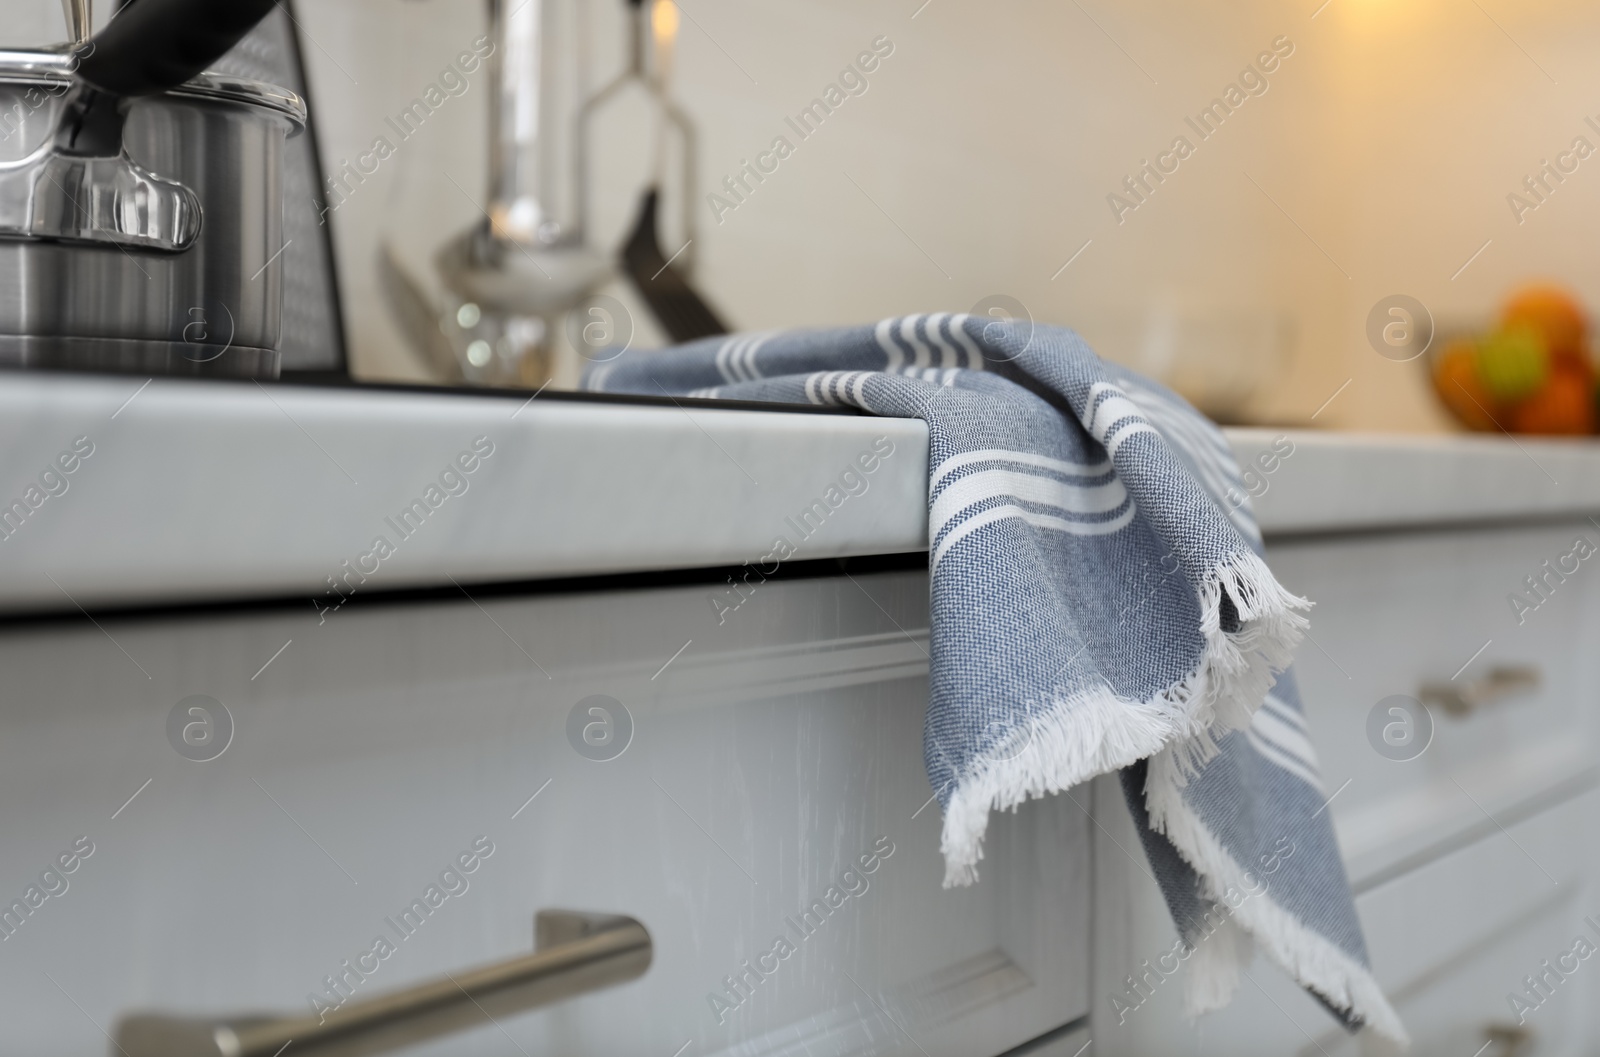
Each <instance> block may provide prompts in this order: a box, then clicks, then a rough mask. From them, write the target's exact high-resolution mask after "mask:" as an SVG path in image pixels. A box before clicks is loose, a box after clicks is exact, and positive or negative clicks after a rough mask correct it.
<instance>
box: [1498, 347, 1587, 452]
mask: <svg viewBox="0 0 1600 1057" xmlns="http://www.w3.org/2000/svg"><path fill="white" fill-rule="evenodd" d="M1594 425H1595V409H1594V374H1593V372H1592V371H1590V370H1588V369H1587V368H1584V367H1579V366H1575V365H1572V364H1568V363H1559V364H1556V365H1555V368H1554V369H1553V370H1552V371H1551V372H1550V377H1549V379H1548V380H1547V381H1546V382H1545V384H1544V385H1543V386H1542V387H1541V388H1540V389H1539V391H1538V392H1536V393H1534V394H1533V395H1532V396H1530V397H1528V398H1527V399H1525V400H1523V401H1521V402H1520V403H1518V404H1517V405H1516V406H1515V407H1513V408H1512V409H1511V413H1510V420H1509V421H1507V422H1506V427H1507V428H1508V429H1510V430H1511V431H1512V432H1515V433H1551V434H1582V433H1593V432H1594Z"/></svg>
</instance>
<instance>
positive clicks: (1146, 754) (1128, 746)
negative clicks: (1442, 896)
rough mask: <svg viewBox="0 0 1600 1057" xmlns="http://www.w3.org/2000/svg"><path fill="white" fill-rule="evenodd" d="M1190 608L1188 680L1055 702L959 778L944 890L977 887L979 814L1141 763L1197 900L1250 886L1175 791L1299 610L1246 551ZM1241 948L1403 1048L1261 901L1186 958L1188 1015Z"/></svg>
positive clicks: (1295, 930) (1384, 1009)
mask: <svg viewBox="0 0 1600 1057" xmlns="http://www.w3.org/2000/svg"><path fill="white" fill-rule="evenodd" d="M1199 596H1200V609H1201V619H1200V632H1201V634H1202V635H1203V636H1204V638H1205V652H1204V653H1203V654H1202V656H1201V659H1200V663H1199V665H1198V666H1197V667H1196V669H1195V671H1194V672H1192V673H1191V674H1190V675H1189V676H1187V677H1186V678H1184V679H1183V680H1180V681H1179V682H1178V683H1176V684H1174V685H1173V686H1170V687H1168V688H1167V689H1165V690H1163V691H1162V692H1161V693H1159V694H1156V695H1155V696H1154V697H1153V698H1152V699H1151V700H1149V701H1144V702H1137V701H1128V700H1125V699H1123V698H1120V697H1118V696H1117V695H1116V694H1115V692H1113V691H1112V690H1111V688H1110V687H1109V686H1106V687H1105V688H1104V689H1103V690H1096V691H1093V692H1090V693H1087V694H1078V695H1075V696H1073V697H1071V698H1067V699H1065V700H1062V701H1059V702H1057V703H1055V704H1054V705H1052V706H1051V707H1050V708H1049V709H1047V710H1045V711H1044V712H1043V713H1042V714H1038V715H1035V716H1032V717H1030V719H1029V720H1028V722H1027V723H1026V724H1025V725H1024V726H1023V727H1021V728H1019V729H1018V730H1017V731H1015V732H1013V733H1012V735H1011V736H1010V737H1008V738H1006V739H1005V740H1004V741H1002V742H1001V743H1000V744H999V745H997V746H996V747H995V748H993V749H991V750H990V751H989V752H988V753H986V754H985V755H984V756H983V757H982V758H980V759H978V760H977V761H975V762H974V763H973V764H972V766H970V767H969V768H968V770H967V773H966V775H965V776H964V777H963V778H962V779H961V780H960V781H959V782H958V783H957V784H956V788H955V790H954V792H952V793H951V796H950V800H949V803H948V804H947V805H946V806H945V815H944V831H943V834H942V837H941V840H940V850H941V851H942V852H943V853H944V857H945V879H944V883H945V886H946V887H951V886H954V885H968V884H972V883H973V882H974V881H976V880H977V879H978V871H977V864H978V862H979V861H980V860H981V859H982V858H983V836H984V831H985V830H986V829H987V828H988V819H989V812H990V811H991V810H1005V809H1007V808H1013V809H1014V808H1015V807H1017V805H1019V804H1021V803H1022V802H1023V801H1025V800H1029V799H1036V798H1039V797H1042V796H1045V795H1047V794H1050V793H1056V792H1061V791H1063V790H1066V789H1070V788H1071V787H1072V786H1074V785H1077V784H1079V783H1081V782H1084V781H1087V780H1088V779H1090V778H1093V777H1094V776H1095V775H1098V774H1104V773H1106V772H1109V771H1112V770H1116V769H1118V768H1121V767H1126V766H1127V765H1129V764H1131V763H1134V762H1135V761H1137V760H1142V759H1149V760H1150V768H1149V772H1148V775H1147V778H1146V785H1145V801H1146V806H1147V807H1148V809H1149V813H1150V824H1151V826H1152V828H1154V829H1155V830H1156V831H1157V832H1160V833H1164V834H1165V835H1166V837H1167V839H1168V840H1169V841H1171V842H1172V844H1173V846H1174V847H1175V848H1176V849H1177V850H1178V853H1179V854H1180V855H1182V856H1183V858H1184V860H1185V861H1187V862H1188V863H1189V865H1190V866H1192V867H1194V869H1195V871H1196V872H1197V873H1198V874H1199V875H1200V878H1201V881H1202V883H1203V884H1204V885H1206V886H1207V889H1208V894H1209V895H1210V897H1211V898H1213V899H1218V898H1220V894H1221V893H1223V892H1226V891H1228V890H1229V889H1230V888H1234V889H1238V888H1252V887H1254V885H1252V884H1249V883H1247V880H1246V877H1245V871H1244V870H1243V869H1242V868H1240V866H1239V865H1238V864H1237V863H1235V862H1234V861H1233V859H1232V857H1230V856H1229V855H1228V854H1227V852H1226V851H1224V850H1223V848H1222V845H1221V843H1220V842H1219V841H1218V840H1217V839H1216V837H1215V836H1213V835H1212V834H1211V833H1210V831H1209V830H1207V829H1206V827H1205V826H1204V824H1202V823H1201V822H1200V820H1199V819H1198V818H1196V817H1195V816H1194V814H1193V813H1192V812H1190V811H1189V809H1188V807H1187V806H1186V805H1185V804H1184V802H1183V788H1184V786H1185V785H1186V784H1187V783H1188V780H1189V778H1190V777H1192V776H1193V775H1194V774H1195V773H1196V772H1197V771H1198V770H1199V769H1200V767H1202V766H1203V765H1204V764H1205V763H1206V762H1208V761H1209V760H1211V759H1212V758H1213V757H1214V756H1215V755H1216V753H1217V743H1216V739H1215V737H1214V734H1213V732H1214V731H1215V730H1217V729H1219V728H1220V729H1221V730H1242V729H1244V728H1246V727H1248V726H1249V725H1250V721H1251V718H1252V717H1253V716H1254V715H1255V712H1256V710H1257V709H1258V708H1260V707H1261V702H1262V700H1264V699H1265V697H1266V695H1267V691H1268V690H1270V689H1271V688H1272V684H1273V682H1274V681H1275V680H1276V678H1277V675H1278V673H1279V672H1281V671H1282V670H1283V669H1285V668H1287V667H1288V666H1289V663H1290V662H1291V661H1292V660H1293V658H1294V648H1295V646H1296V645H1297V644H1298V643H1299V641H1300V638H1301V636H1302V635H1303V633H1304V631H1305V629H1306V627H1307V626H1308V625H1309V621H1307V620H1306V618H1305V617H1304V616H1302V615H1301V613H1300V612H1299V611H1301V610H1305V609H1309V608H1310V606H1311V603H1310V602H1308V601H1306V600H1305V599H1304V598H1300V597H1299V596H1297V595H1294V594H1291V593H1290V592H1288V591H1286V590H1285V589H1284V588H1283V587H1282V586H1281V585H1279V583H1278V581H1277V579H1276V578H1274V577H1273V575H1272V571H1271V570H1270V569H1269V568H1268V567H1267V564H1266V562H1264V561H1262V560H1261V558H1260V557H1259V556H1257V555H1256V554H1254V553H1252V552H1243V553H1237V554H1232V555H1230V556H1228V557H1227V558H1226V559H1224V560H1223V561H1222V562H1220V563H1218V565H1217V566H1216V567H1215V568H1214V569H1212V570H1211V571H1210V573H1209V574H1208V575H1207V576H1206V577H1205V578H1204V580H1203V581H1202V582H1201V585H1200V589H1199ZM1224 598H1226V599H1227V600H1228V602H1229V603H1230V604H1231V605H1232V607H1233V610H1234V613H1235V615H1236V616H1237V618H1238V624H1237V627H1236V628H1235V629H1234V630H1232V631H1228V630H1225V629H1224V628H1223V624H1222V616H1223V599H1224ZM1241 930H1242V932H1241ZM1218 940H1223V941H1224V942H1221V943H1219V942H1217V941H1218ZM1252 940H1254V941H1255V944H1258V945H1259V946H1260V947H1261V948H1262V949H1263V950H1264V951H1265V952H1266V954H1267V955H1268V957H1270V958H1271V959H1272V960H1273V961H1274V962H1276V963H1277V964H1278V965H1280V966H1281V967H1283V968H1284V969H1285V970H1286V971H1287V972H1288V973H1289V974H1290V975H1291V976H1292V977H1293V978H1294V979H1295V980H1296V981H1298V982H1299V983H1301V984H1303V985H1305V986H1308V987H1310V988H1312V989H1313V990H1315V991H1316V992H1317V993H1318V994H1320V995H1322V996H1323V998H1325V999H1326V1000H1327V1001H1328V1002H1329V1003H1330V1004H1332V1005H1333V1006H1334V1007H1336V1008H1338V1009H1341V1010H1344V1011H1347V1012H1349V1013H1350V1014H1352V1015H1353V1016H1354V1017H1356V1018H1359V1019H1360V1020H1361V1021H1363V1022H1364V1023H1366V1024H1367V1025H1369V1026H1371V1028H1372V1029H1373V1030H1374V1031H1376V1032H1378V1033H1379V1034H1381V1035H1384V1036H1386V1037H1388V1038H1389V1039H1391V1040H1394V1041H1395V1042H1397V1043H1400V1044H1401V1045H1406V1043H1407V1038H1406V1032H1405V1028H1404V1027H1403V1026H1402V1025H1401V1023H1400V1018H1399V1016H1398V1015H1396V1014H1395V1012H1394V1010H1393V1008H1392V1007H1391V1006H1390V1005H1389V1002H1388V999H1387V998H1385V997H1384V994H1383V991H1382V989H1381V988H1380V987H1379V986H1378V983H1377V981H1376V980H1375V979H1374V978H1373V976H1372V973H1371V971H1370V970H1369V969H1367V967H1366V966H1364V965H1362V964H1360V963H1359V962H1358V961H1356V960H1355V959H1354V958H1351V957H1350V956H1349V955H1348V954H1346V953H1345V952H1344V951H1343V950H1340V949H1339V948H1338V947H1337V946H1335V945H1334V944H1332V943H1330V942H1329V941H1328V940H1327V939H1325V938H1324V937H1322V936H1320V935H1318V934H1317V933H1316V932H1314V931H1313V930H1311V929H1309V928H1307V927H1305V926H1304V925H1302V924H1301V923H1300V922H1299V921H1297V920H1295V918H1294V917H1293V915H1291V914H1289V913H1288V912H1287V911H1285V910H1284V909H1283V908H1282V907H1280V906H1278V905H1277V904H1276V903H1275V902H1273V901H1272V899H1271V898H1270V894H1268V895H1265V896H1262V897H1253V898H1251V899H1248V900H1245V901H1244V902H1243V903H1242V904H1241V905H1240V906H1239V907H1238V908H1237V909H1236V910H1235V911H1234V916H1233V917H1232V918H1231V919H1230V921H1229V924H1228V926H1227V927H1226V928H1225V929H1224V930H1222V931H1219V933H1217V934H1215V935H1213V936H1212V937H1211V938H1210V939H1209V940H1208V941H1207V942H1206V943H1204V944H1202V945H1200V947H1199V948H1198V950H1197V956H1198V957H1199V958H1200V959H1201V961H1200V963H1199V964H1197V965H1195V966H1194V967H1193V969H1194V971H1193V972H1191V974H1190V976H1189V980H1190V983H1189V986H1188V988H1187V991H1186V1005H1187V1007H1188V1010H1189V1013H1190V1015H1195V1016H1197V1015H1199V1014H1201V1013H1204V1012H1208V1011H1210V1010H1214V1009H1218V1008H1221V1007H1222V1006H1224V1005H1226V1004H1227V1003H1228V1001H1229V1000H1230V999H1231V998H1232V997H1233V993H1234V991H1235V989H1236V988H1237V987H1238V981H1239V974H1240V973H1241V972H1242V971H1243V970H1244V968H1245V967H1246V966H1247V965H1248V964H1249V962H1250V959H1251V957H1252V954H1253V947H1252V943H1251V941H1252Z"/></svg>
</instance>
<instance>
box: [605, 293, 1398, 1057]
mask: <svg viewBox="0 0 1600 1057" xmlns="http://www.w3.org/2000/svg"><path fill="white" fill-rule="evenodd" d="M585 384H586V387H587V388H590V389H597V390H608V391H614V392H636V393H653V394H661V393H667V394H671V395H690V396H716V397H728V398H740V399H746V400H779V401H788V402H807V401H809V402H811V403H817V404H844V405H850V406H854V407H858V408H862V409H864V410H866V411H869V412H871V413H873V414H877V415H890V416H898V417H918V418H922V419H924V420H925V421H926V422H927V424H928V433H929V445H930V451H929V480H928V539H929V545H930V547H931V553H930V555H929V568H930V571H931V574H932V587H931V590H932V651H931V655H932V665H931V667H930V676H929V678H930V694H931V700H930V702H929V707H928V717H927V724H926V729H925V732H924V756H925V760H926V763H927V768H928V776H929V778H930V779H931V780H932V783H933V788H934V790H935V791H936V793H937V794H938V798H939V802H940V803H941V804H942V805H943V807H944V831H943V840H942V848H943V851H944V855H945V871H946V872H945V881H946V884H969V883H971V882H972V881H974V880H975V879H976V876H977V863H978V860H979V859H980V858H982V855H983V852H982V841H983V834H984V830H985V828H986V826H987V824H988V816H989V812H990V811H991V810H995V809H1002V808H1007V807H1011V806H1013V805H1015V804H1018V803H1020V802H1021V801H1023V800H1026V799H1028V798H1029V797H1038V796H1044V795H1045V794H1047V793H1053V792H1057V791H1060V790H1064V789H1067V788H1069V787H1071V786H1073V785H1076V784H1077V783H1079V782H1084V781H1087V780H1088V779H1090V778H1092V777H1094V776H1095V775H1098V774H1103V773H1106V772H1109V771H1112V770H1116V769H1121V773H1122V774H1121V776H1122V784H1123V789H1124V792H1125V793H1126V795H1127V799H1128V802H1129V806H1130V808H1131V809H1132V810H1133V812H1134V816H1135V818H1136V819H1138V820H1141V821H1143V822H1144V823H1145V825H1144V826H1143V827H1142V837H1143V840H1144V844H1145V850H1146V853H1147V856H1148V858H1149V860H1150V862H1151V866H1152V868H1153V871H1154V873H1155V875H1156V876H1157V879H1158V881H1159V882H1160V884H1161V886H1162V889H1163V892H1164V894H1165V896H1166V899H1167V903H1168V906H1169V907H1170V908H1171V910H1172V914H1173V918H1174V920H1175V921H1176V923H1177V925H1178V930H1179V932H1180V935H1181V937H1182V939H1183V941H1184V943H1185V944H1186V945H1187V947H1186V953H1185V954H1184V957H1185V958H1186V959H1187V960H1188V961H1189V963H1190V973H1189V974H1188V981H1189V986H1188V989H1187V992H1188V1000H1189V1002H1188V1004H1189V1008H1190V1010H1191V1011H1192V1012H1203V1011H1205V1010H1207V1009H1213V1008H1217V1007H1219V1006H1221V1005H1223V1004H1225V1003H1226V1002H1227V1001H1228V1000H1229V999H1230V998H1231V996H1232V994H1233V992H1234V990H1235V988H1236V987H1237V983H1238V974H1239V971H1240V970H1241V969H1242V968H1243V967H1244V966H1245V965H1246V964H1248V961H1249V959H1250V957H1251V943H1250V942H1249V941H1250V940H1254V941H1255V943H1256V944H1258V945H1260V947H1261V948H1262V949H1263V950H1264V951H1265V952H1266V953H1267V954H1268V955H1269V956H1270V957H1271V958H1272V959H1273V960H1274V961H1276V962H1277V963H1278V964H1279V965H1280V966H1282V967H1283V968H1284V969H1285V970H1287V971H1288V972H1289V973H1290V974H1291V975H1292V976H1293V977H1294V978H1295V979H1296V980H1298V981H1299V982H1300V984H1301V985H1302V986H1304V987H1306V988H1307V989H1309V990H1310V991H1311V992H1312V993H1313V994H1314V995H1316V996H1317V997H1318V998H1320V999H1321V1000H1322V1001H1323V1002H1324V1004H1325V1005H1327V1006H1328V1007H1329V1008H1330V1009H1332V1010H1333V1011H1335V1012H1336V1013H1337V1014H1338V1015H1339V1016H1340V1017H1341V1018H1342V1019H1343V1020H1344V1021H1345V1022H1346V1024H1347V1025H1348V1026H1350V1027H1352V1028H1354V1027H1356V1026H1359V1025H1362V1024H1366V1025H1370V1026H1371V1027H1372V1028H1373V1029H1374V1030H1376V1031H1379V1032H1380V1033H1382V1034H1384V1035H1387V1036H1389V1037H1391V1038H1394V1039H1396V1040H1403V1039H1404V1035H1405V1033H1404V1029H1403V1028H1402V1027H1401V1025H1400V1021H1399V1019H1398V1017H1397V1016H1396V1015H1395V1013H1394V1011H1393V1010H1392V1009H1391V1008H1390V1006H1389V1003H1388V1002H1387V1000H1386V999H1385V998H1384V996H1383V994H1382V992H1381V991H1380V990H1379V988H1378V985H1377V983H1376V982H1375V981H1374V979H1373V977H1372V973H1371V971H1370V969H1369V967H1368V961H1367V952H1366V944H1365V941H1364V940H1363V938H1362V935H1361V927H1360V924H1359V922H1358V921H1357V919H1356V915H1355V909H1354V906H1353V904H1352V903H1351V899H1350V892H1349V886H1348V883H1347V881H1346V878H1345V873H1344V867H1343V863H1342V861H1341V859H1340V857H1339V849H1338V845H1337V844H1336V842H1335V840H1334V835H1333V830H1332V827H1331V823H1330V820H1329V817H1328V814H1327V812H1326V811H1323V810H1322V808H1323V806H1324V803H1325V800H1326V794H1325V793H1324V792H1323V789H1322V786H1321V782H1320V779H1319V777H1318V770H1317V762H1316V756H1315V754H1314V753H1313V752H1312V749H1311V745H1310V742H1309V740H1308V738H1307V737H1306V727H1305V721H1304V718H1303V716H1302V710H1301V706H1300V702H1299V698H1298V696H1297V693H1296V690H1295V686H1294V681H1293V679H1292V678H1291V677H1290V675H1289V674H1288V673H1286V672H1284V669H1285V668H1287V666H1288V664H1289V661H1290V659H1291V655H1292V652H1293V649H1294V646H1295V644H1296V642H1297V641H1298V640H1299V638H1300V634H1301V629H1302V628H1304V627H1305V625H1306V620H1305V618H1304V617H1302V616H1301V615H1300V613H1299V612H1298V610H1302V609H1305V608H1307V606H1308V603H1307V602H1306V601H1305V600H1303V599H1300V598H1296V597H1295V596H1293V595H1291V594H1289V593H1288V592H1287V591H1285V590H1284V589H1283V588H1282V587H1280V586H1279V585H1278V583H1277V581H1276V580H1275V579H1274V578H1273V576H1272V573H1271V572H1270V571H1269V570H1268V568H1267V566H1266V564H1265V562H1263V560H1262V558H1261V536H1260V533H1259V531H1258V530H1257V527H1256V524H1255V519H1254V517H1253V515H1252V514H1251V512H1250V509H1249V507H1248V505H1247V504H1244V503H1240V502H1238V500H1237V496H1238V495H1240V494H1242V492H1243V487H1242V485H1241V483H1240V477H1239V469H1238V467H1237V465H1236V464H1235V462H1234V459H1233V456H1232V454H1231V453H1230V451H1229V449H1228V446H1227V444H1226V442H1225V441H1224V440H1223V438H1222V436H1221V434H1219V433H1218V432H1217V430H1216V428H1215V427H1214V426H1212V425H1211V423H1210V422H1208V421H1207V420H1206V419H1204V418H1203V417H1202V416H1200V415H1199V414H1198V413H1196V412H1195V411H1194V410H1193V409H1192V408H1191V407H1189V405H1188V404H1186V403H1185V402H1184V401H1182V400H1181V399H1180V398H1178V397H1177V396H1175V395H1173V394H1172V393H1170V392H1168V391H1167V390H1165V389H1163V388H1162V387H1160V386H1158V385H1155V384H1154V383H1151V382H1149V381H1146V380H1144V379H1142V378H1139V377H1137V376H1135V375H1133V374H1131V373H1130V372H1128V371H1126V370H1123V369H1122V368H1119V367H1116V366H1113V365H1111V364H1108V363H1104V362H1102V361H1101V360H1100V358H1099V357H1098V356H1096V355H1095V354H1094V352H1093V351H1092V350H1090V349H1089V347H1088V346H1087V345H1086V344H1085V343H1084V342H1083V340H1082V339H1081V338H1079V337H1078V336H1077V335H1076V334H1074V333H1073V332H1072V331H1069V330H1065V329H1062V328H1057V327H1044V326H1039V327H1033V326H1031V325H1030V326H1027V327H1023V326H1021V325H1015V324H1005V323H997V322H992V321H985V320H982V319H979V318H975V317H971V316H967V315H964V314H963V315H950V314H945V313H937V314H933V315H917V316H907V317H905V318H902V319H890V320H884V321H883V322H881V323H879V324H877V325H876V326H868V327H855V328H846V329H834V330H816V331H792V332H780V333H774V334H763V335H745V336H738V337H733V338H714V339H707V340H703V341H698V342H694V343H692V344H688V345H683V346H679V347H677V348H672V349H667V350H664V351H661V352H655V353H650V354H648V355H633V356H623V357H621V358H619V359H617V360H614V361H612V362H609V363H604V364H600V365H597V366H595V367H593V368H591V369H590V371H589V372H588V375H587V377H586V380H585ZM1230 492H1232V493H1233V494H1234V496H1235V498H1234V500H1233V501H1229V500H1228V499H1227V498H1225V497H1227V496H1228V494H1229V493H1230ZM1280 672H1283V673H1284V674H1282V675H1280V674H1278V673H1280ZM1291 849H1292V853H1291V854H1285V852H1286V851H1289V850H1291ZM1268 875H1270V876H1268ZM1239 892H1245V893H1249V894H1250V897H1249V898H1243V899H1237V900H1236V899H1235V898H1234V897H1233V896H1234V895H1235V894H1236V893H1239ZM1235 904H1236V905H1235ZM1135 994H1136V992H1135V991H1132V990H1130V996H1129V1001H1133V1002H1136V1001H1137V999H1136V998H1135V997H1134V995H1135ZM1113 1004H1114V1005H1115V1002H1114V1003H1113Z"/></svg>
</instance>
